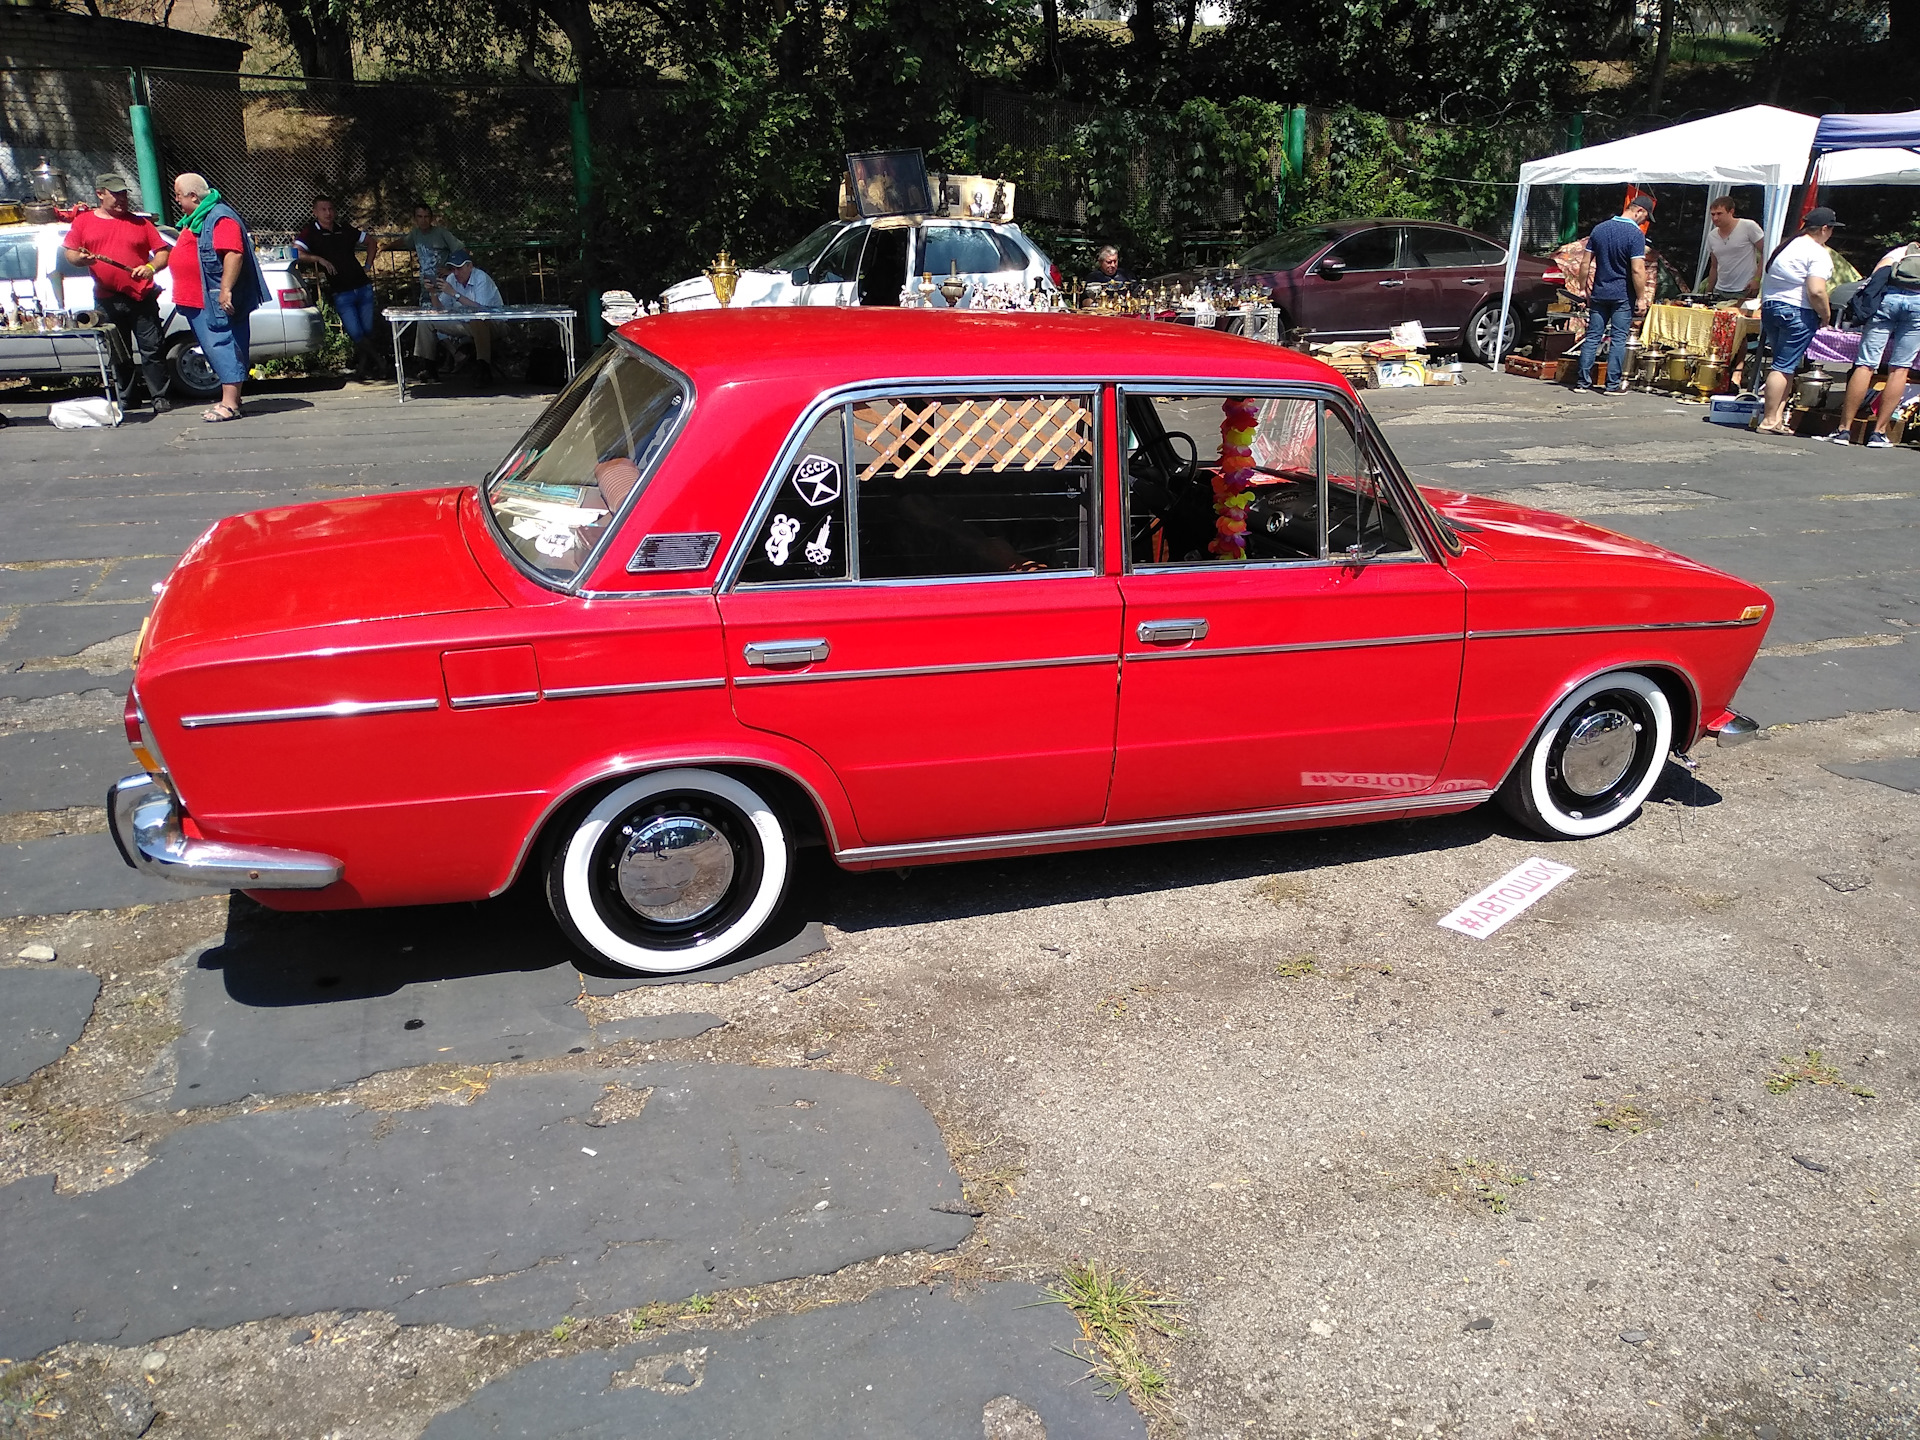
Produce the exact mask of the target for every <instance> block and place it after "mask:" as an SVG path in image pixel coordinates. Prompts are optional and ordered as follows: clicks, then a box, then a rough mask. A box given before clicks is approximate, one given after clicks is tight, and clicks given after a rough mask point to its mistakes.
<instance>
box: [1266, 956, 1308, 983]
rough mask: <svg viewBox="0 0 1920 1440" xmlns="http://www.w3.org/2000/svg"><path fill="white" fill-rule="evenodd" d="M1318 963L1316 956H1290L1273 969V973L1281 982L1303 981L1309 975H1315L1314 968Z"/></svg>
mask: <svg viewBox="0 0 1920 1440" xmlns="http://www.w3.org/2000/svg"><path fill="white" fill-rule="evenodd" d="M1319 961H1320V957H1319V956H1318V955H1309V954H1300V955H1292V956H1289V957H1288V958H1287V959H1285V960H1282V961H1281V962H1280V963H1279V964H1278V965H1276V966H1274V967H1273V973H1274V974H1276V975H1278V976H1279V977H1280V978H1281V979H1282V980H1304V979H1306V977H1307V976H1309V975H1317V974H1318V973H1319V971H1318V970H1317V969H1316V968H1315V967H1316V966H1317V965H1318V964H1319Z"/></svg>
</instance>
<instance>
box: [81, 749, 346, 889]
mask: <svg viewBox="0 0 1920 1440" xmlns="http://www.w3.org/2000/svg"><path fill="white" fill-rule="evenodd" d="M107 820H108V823H109V824H110V825H111V827H112V829H113V843H114V844H115V845H117V846H119V847H120V858H121V859H123V860H125V861H126V862H127V864H129V865H131V866H132V867H133V868H134V869H135V870H145V871H147V872H149V873H150V874H154V875H159V876H161V877H163V878H165V879H168V880H174V881H178V882H179V883H180V884H182V885H211V886H215V887H218V888H219V889H222V890H320V889H324V888H325V887H326V886H328V885H331V884H333V882H334V881H336V880H338V879H339V878H340V869H341V866H340V862H339V861H338V860H335V859H334V858H333V857H332V856H331V855H314V854H311V853H309V852H307V851H305V850H276V849H271V848H269V847H267V846H264V845H228V844H226V843H224V842H223V841H219V840H194V839H190V838H188V836H187V835H186V833H185V832H184V831H183V830H182V829H181V826H180V802H179V800H178V799H176V798H175V796H174V793H173V790H172V789H171V787H169V786H168V785H166V784H165V783H163V782H162V781H159V780H156V779H154V777H153V776H151V775H148V774H144V773H142V774H139V775H129V776H127V778H126V779H124V780H122V781H120V782H119V783H118V784H116V785H115V786H114V787H113V788H112V789H111V790H109V791H108V792H107Z"/></svg>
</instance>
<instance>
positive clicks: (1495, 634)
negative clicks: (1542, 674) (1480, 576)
mask: <svg viewBox="0 0 1920 1440" xmlns="http://www.w3.org/2000/svg"><path fill="white" fill-rule="evenodd" d="M1765 618H1766V617H1765V616H1758V617H1756V618H1754V619H1752V620H1667V621H1628V622H1626V623H1623V624H1619V625H1542V626H1539V627H1538V628H1535V629H1528V630H1469V631H1468V632H1467V639H1469V640H1518V639H1522V638H1525V637H1527V636H1533V635H1607V634H1613V633H1616V632H1625V631H1641V630H1744V629H1745V628H1746V627H1747V626H1749V625H1758V624H1759V623H1760V621H1761V620H1763V619H1765Z"/></svg>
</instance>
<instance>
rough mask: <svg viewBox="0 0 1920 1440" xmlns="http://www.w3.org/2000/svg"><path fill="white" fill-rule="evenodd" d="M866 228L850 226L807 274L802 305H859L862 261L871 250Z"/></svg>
mask: <svg viewBox="0 0 1920 1440" xmlns="http://www.w3.org/2000/svg"><path fill="white" fill-rule="evenodd" d="M867 234H868V229H867V227H866V226H865V225H849V226H848V227H847V228H846V229H845V230H842V231H841V232H840V233H839V234H838V235H837V236H835V237H834V240H833V243H832V244H831V245H829V246H827V248H826V249H825V250H824V251H822V252H821V254H820V258H819V259H818V260H816V261H814V262H813V265H812V268H811V269H809V270H808V272H807V283H806V284H805V285H803V286H802V287H801V289H800V295H799V303H800V304H802V305H852V304H855V303H857V291H858V289H859V284H860V257H861V255H862V254H863V253H864V252H865V250H866V248H867Z"/></svg>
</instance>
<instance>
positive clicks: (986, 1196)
mask: <svg viewBox="0 0 1920 1440" xmlns="http://www.w3.org/2000/svg"><path fill="white" fill-rule="evenodd" d="M1001 1138H1002V1137H1001V1136H999V1135H994V1136H992V1137H990V1138H988V1139H986V1140H976V1139H974V1137H973V1136H971V1135H969V1134H966V1133H965V1132H964V1131H960V1130H955V1131H952V1132H951V1134H950V1138H949V1139H948V1141H947V1153H948V1154H950V1155H951V1156H952V1157H953V1168H954V1169H955V1170H957V1171H959V1172H960V1193H961V1194H962V1195H964V1196H965V1197H966V1198H967V1200H968V1201H969V1202H971V1203H972V1204H975V1205H978V1206H980V1207H981V1208H982V1209H983V1210H984V1209H985V1208H987V1207H988V1206H989V1205H991V1204H992V1203H993V1202H994V1201H995V1200H998V1199H1000V1198H1002V1197H1003V1196H1004V1197H1006V1198H1008V1199H1011V1198H1013V1196H1014V1194H1015V1193H1016V1192H1015V1189H1014V1186H1015V1182H1017V1181H1018V1180H1019V1179H1020V1177H1021V1176H1022V1175H1024V1174H1025V1173H1026V1171H1025V1170H1024V1169H1023V1168H1022V1167H1021V1166H1020V1165H1019V1164H1017V1163H1015V1162H1014V1161H1013V1160H1012V1159H1011V1158H1010V1157H1005V1156H991V1157H990V1156H989V1155H988V1153H987V1152H988V1151H989V1150H991V1149H992V1148H993V1147H994V1146H995V1145H998V1144H999V1143H1000V1140H1001Z"/></svg>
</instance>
